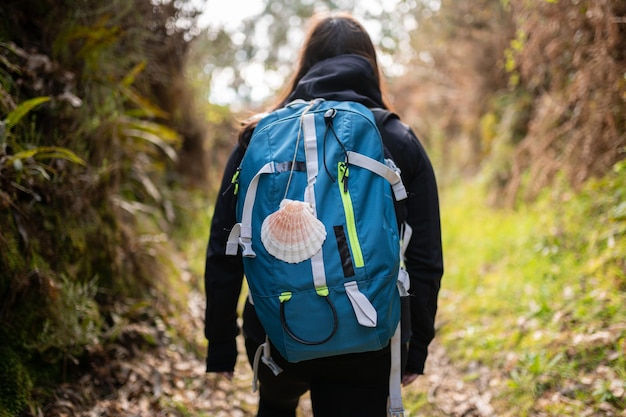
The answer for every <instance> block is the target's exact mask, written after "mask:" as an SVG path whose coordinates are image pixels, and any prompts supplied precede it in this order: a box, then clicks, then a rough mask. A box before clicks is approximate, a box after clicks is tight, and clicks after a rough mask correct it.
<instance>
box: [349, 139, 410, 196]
mask: <svg viewBox="0 0 626 417" xmlns="http://www.w3.org/2000/svg"><path fill="white" fill-rule="evenodd" d="M347 160H348V161H349V163H350V164H351V165H356V166H359V167H361V168H365V169H368V170H370V171H372V172H373V173H375V174H377V175H380V176H381V177H383V178H384V179H386V180H387V181H389V183H390V184H391V187H392V188H393V194H394V196H395V197H396V200H397V201H400V200H404V199H405V198H406V197H407V194H406V189H405V188H404V184H403V183H402V179H401V178H400V175H399V174H398V173H397V172H396V171H395V170H393V169H392V168H390V167H388V166H387V165H385V164H382V163H380V162H378V161H377V160H375V159H372V158H370V157H369V156H365V155H363V154H360V153H357V152H352V151H348V156H347Z"/></svg>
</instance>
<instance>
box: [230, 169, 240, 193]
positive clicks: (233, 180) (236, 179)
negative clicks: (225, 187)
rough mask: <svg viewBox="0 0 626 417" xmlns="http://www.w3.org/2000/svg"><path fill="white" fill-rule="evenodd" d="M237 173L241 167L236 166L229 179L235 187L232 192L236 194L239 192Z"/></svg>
mask: <svg viewBox="0 0 626 417" xmlns="http://www.w3.org/2000/svg"><path fill="white" fill-rule="evenodd" d="M239 173H241V168H237V170H236V171H235V173H234V174H233V177H232V178H231V180H230V184H231V185H232V186H234V187H235V189H234V191H233V194H235V195H237V193H238V192H239Z"/></svg>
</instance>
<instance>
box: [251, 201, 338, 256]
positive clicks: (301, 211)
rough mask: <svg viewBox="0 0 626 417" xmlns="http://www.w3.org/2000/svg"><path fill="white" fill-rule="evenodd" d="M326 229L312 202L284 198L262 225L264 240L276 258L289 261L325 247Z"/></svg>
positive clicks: (310, 254)
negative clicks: (314, 212)
mask: <svg viewBox="0 0 626 417" xmlns="http://www.w3.org/2000/svg"><path fill="white" fill-rule="evenodd" d="M324 240H326V228H325V227H324V224H323V223H322V222H320V221H319V220H318V219H317V218H316V217H315V215H314V214H313V207H311V204H309V203H305V202H303V201H296V200H289V199H284V200H283V201H281V202H280V207H279V209H278V210H277V211H275V212H274V213H272V214H270V215H269V216H267V217H266V218H265V220H264V221H263V224H262V225H261V242H263V245H264V246H265V249H267V251H268V252H269V253H270V254H271V255H273V256H274V257H276V258H278V259H280V260H281V261H285V262H288V263H292V264H295V263H298V262H302V261H304V260H306V259H309V258H310V257H312V256H313V255H315V254H316V253H317V252H319V250H320V249H321V248H322V244H323V243H324Z"/></svg>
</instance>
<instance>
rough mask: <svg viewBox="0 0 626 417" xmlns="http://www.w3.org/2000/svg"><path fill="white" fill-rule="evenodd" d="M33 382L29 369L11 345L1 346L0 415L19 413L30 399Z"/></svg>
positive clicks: (3, 416)
mask: <svg viewBox="0 0 626 417" xmlns="http://www.w3.org/2000/svg"><path fill="white" fill-rule="evenodd" d="M32 388H33V383H32V381H31V379H30V377H29V374H28V371H27V370H26V368H25V367H24V364H23V363H22V361H21V359H20V355H18V354H17V353H15V352H14V351H13V350H12V349H11V348H10V347H8V346H6V345H3V346H2V347H0V417H14V416H16V415H18V414H19V413H20V412H21V411H22V410H23V409H24V408H25V407H26V405H27V404H28V401H29V400H30V391H31V390H32Z"/></svg>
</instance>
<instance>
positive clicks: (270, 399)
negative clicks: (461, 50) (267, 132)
mask: <svg viewBox="0 0 626 417" xmlns="http://www.w3.org/2000/svg"><path fill="white" fill-rule="evenodd" d="M382 84H383V83H382V79H381V74H380V70H379V67H378V62H377V59H376V51H375V48H374V46H373V44H372V41H371V39H370V37H369V35H368V34H367V32H366V31H365V29H364V28H363V26H362V25H361V24H360V23H359V22H358V21H356V20H355V19H354V18H353V17H351V16H350V15H348V14H337V15H328V16H318V17H316V18H314V19H313V24H312V27H311V29H310V31H309V33H308V36H307V37H306V40H305V43H304V47H303V48H302V51H301V54H300V57H299V61H298V67H297V70H296V71H295V74H294V75H293V79H292V81H291V82H290V83H289V85H288V87H287V88H286V90H285V91H284V93H283V94H282V95H281V97H280V98H279V100H278V101H277V103H276V104H275V105H274V106H273V107H272V108H271V110H273V109H277V108H280V107H282V106H284V105H285V104H287V103H289V102H291V101H292V100H296V99H304V100H311V99H314V98H324V99H327V100H349V101H356V102H359V103H361V104H364V105H365V106H367V107H369V108H372V109H375V108H383V109H388V110H389V109H390V105H389V103H388V102H387V100H386V99H385V98H384V95H383V85H382ZM257 121H258V119H253V120H250V121H248V122H247V123H246V124H244V126H242V129H241V132H240V134H239V143H238V144H237V146H236V147H235V149H234V150H233V152H232V154H231V156H230V158H229V160H228V163H227V165H226V168H225V172H224V177H223V181H222V186H221V190H220V194H219V196H218V199H217V202H216V205H215V212H214V215H213V220H212V225H211V236H210V238H209V245H208V250H207V259H206V270H205V288H206V297H207V298H206V301H207V305H206V325H205V336H206V338H207V339H208V341H209V345H208V355H207V372H216V373H221V374H222V375H224V376H226V377H227V378H231V377H232V374H233V370H234V366H235V361H236V358H237V346H236V343H235V338H236V336H237V335H238V333H239V327H238V325H237V312H236V308H237V303H238V300H239V297H240V292H241V287H242V280H243V265H242V260H241V257H240V256H237V257H233V256H227V255H225V246H226V241H227V237H228V233H229V229H230V228H231V227H232V225H233V224H235V223H236V221H235V204H234V198H235V197H234V195H233V192H232V190H231V184H230V180H231V178H232V176H233V173H234V172H235V170H236V169H237V167H238V166H239V163H240V162H241V159H242V157H243V154H244V153H245V150H246V145H247V143H248V142H249V140H250V137H251V134H252V131H253V130H254V127H255V125H256V122H257ZM381 133H382V136H383V141H384V145H385V148H386V149H387V150H388V151H389V153H390V154H391V156H392V158H393V160H394V161H395V163H396V165H397V166H398V167H399V168H400V170H401V172H402V174H401V176H402V180H403V183H404V185H405V187H406V189H407V192H408V194H409V198H408V199H407V200H406V201H407V202H406V203H404V204H402V205H398V207H397V208H396V212H397V217H398V221H399V223H401V222H406V223H407V224H408V225H410V226H411V228H412V229H413V235H412V238H411V240H410V242H409V244H408V248H407V250H406V253H405V257H406V262H405V266H406V269H407V271H408V273H409V276H410V280H411V288H410V294H411V297H410V300H411V335H410V341H409V343H408V354H407V355H406V359H405V364H404V373H403V377H402V383H403V385H406V384H409V383H411V382H413V381H414V380H415V379H416V378H417V376H418V375H419V374H423V372H424V363H425V361H426V356H427V349H428V345H429V343H430V342H431V340H432V339H433V337H434V320H435V313H436V311H437V296H438V292H439V286H440V281H441V276H442V274H443V258H442V248H441V231H440V219H439V202H438V194H437V185H436V182H435V175H434V172H433V169H432V166H431V163H430V161H429V158H428V156H427V154H426V152H425V150H424V148H423V147H422V145H421V144H420V142H419V141H418V139H417V137H416V136H415V134H414V133H413V131H412V130H411V129H410V128H409V127H407V126H406V125H405V124H403V123H401V122H400V120H399V119H398V118H396V117H388V118H386V120H385V122H384V123H383V125H382V127H381ZM243 334H244V337H245V343H246V350H247V353H248V359H249V361H250V363H252V360H253V356H254V353H255V352H256V350H257V347H258V346H259V345H260V344H261V343H263V342H264V340H265V331H264V330H263V327H262V326H261V324H260V323H259V320H258V318H257V316H256V313H255V311H254V307H253V306H252V305H251V304H250V303H249V302H246V305H245V308H244V312H243ZM272 357H273V358H274V360H275V361H276V362H277V363H278V365H279V366H280V367H281V368H283V372H282V373H281V374H279V375H278V376H275V375H274V374H273V373H272V372H271V371H270V370H269V369H268V368H267V367H265V366H260V367H259V381H260V398H259V409H258V414H257V415H258V416H260V417H264V416H292V417H294V416H295V415H296V407H297V405H298V401H299V398H300V396H301V395H302V394H304V393H305V392H307V391H310V395H311V403H312V408H313V412H314V414H315V415H316V416H322V417H328V416H335V415H336V416H343V417H345V416H359V417H363V416H372V417H376V416H380V417H383V416H386V415H387V410H386V407H387V396H388V392H389V368H390V348H389V346H387V347H385V348H383V349H382V350H380V351H375V352H366V353H358V354H348V355H341V356H335V357H330V358H321V359H312V360H308V361H303V362H298V363H288V362H287V361H286V360H284V359H283V358H282V357H281V356H280V354H279V353H278V352H277V351H276V350H275V349H272Z"/></svg>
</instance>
